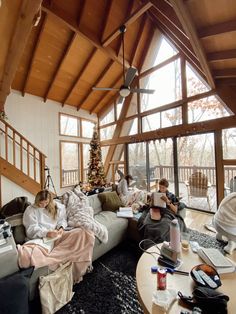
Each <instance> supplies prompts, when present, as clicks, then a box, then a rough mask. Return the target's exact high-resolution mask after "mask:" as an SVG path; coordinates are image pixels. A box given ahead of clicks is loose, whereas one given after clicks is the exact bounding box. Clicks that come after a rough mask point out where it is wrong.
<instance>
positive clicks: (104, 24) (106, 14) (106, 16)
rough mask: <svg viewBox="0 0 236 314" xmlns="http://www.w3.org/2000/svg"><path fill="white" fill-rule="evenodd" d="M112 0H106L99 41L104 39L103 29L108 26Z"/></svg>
mask: <svg viewBox="0 0 236 314" xmlns="http://www.w3.org/2000/svg"><path fill="white" fill-rule="evenodd" d="M113 1H114V0H107V4H106V9H105V12H104V17H103V21H102V22H101V31H100V41H101V43H102V42H103V40H104V34H105V30H106V28H107V26H108V20H109V17H110V15H111V7H112V3H113Z"/></svg>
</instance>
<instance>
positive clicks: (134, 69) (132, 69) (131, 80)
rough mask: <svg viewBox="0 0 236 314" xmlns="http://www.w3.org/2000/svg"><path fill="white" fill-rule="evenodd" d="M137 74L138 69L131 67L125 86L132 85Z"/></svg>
mask: <svg viewBox="0 0 236 314" xmlns="http://www.w3.org/2000/svg"><path fill="white" fill-rule="evenodd" d="M136 72H137V69H136V68H133V67H130V68H129V69H128V70H127V72H126V76H125V82H124V85H125V86H130V84H131V83H132V82H133V79H134V77H135V74H136Z"/></svg>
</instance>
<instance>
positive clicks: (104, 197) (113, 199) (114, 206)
mask: <svg viewBox="0 0 236 314" xmlns="http://www.w3.org/2000/svg"><path fill="white" fill-rule="evenodd" d="M98 198H99V200H100V202H101V203H102V210H106V211H111V212H115V211H117V210H118V209H119V207H121V206H123V204H122V202H121V200H120V198H119V196H118V194H117V193H116V192H103V193H100V194H98Z"/></svg>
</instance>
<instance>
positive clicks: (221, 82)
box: [216, 78, 236, 86]
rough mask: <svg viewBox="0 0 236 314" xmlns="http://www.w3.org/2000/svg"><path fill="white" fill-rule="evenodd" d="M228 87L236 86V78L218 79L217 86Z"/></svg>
mask: <svg viewBox="0 0 236 314" xmlns="http://www.w3.org/2000/svg"><path fill="white" fill-rule="evenodd" d="M220 85H227V86H235V85H236V78H219V79H216V86H220Z"/></svg>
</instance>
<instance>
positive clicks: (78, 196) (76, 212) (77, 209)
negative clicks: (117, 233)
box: [62, 188, 108, 243]
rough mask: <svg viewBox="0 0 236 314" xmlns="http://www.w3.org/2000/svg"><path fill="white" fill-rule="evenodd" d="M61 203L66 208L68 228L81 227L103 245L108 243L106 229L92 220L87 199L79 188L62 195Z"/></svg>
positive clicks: (91, 212)
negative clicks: (91, 233)
mask: <svg viewBox="0 0 236 314" xmlns="http://www.w3.org/2000/svg"><path fill="white" fill-rule="evenodd" d="M62 202H63V204H64V205H65V206H66V214H67V223H68V226H70V227H73V228H75V227H82V228H84V229H86V230H89V231H91V232H93V233H94V235H95V236H96V237H97V238H98V239H99V240H100V241H101V242H103V243H106V242H107V241H108V231H107V228H106V227H105V226H104V225H102V224H101V223H99V222H98V221H96V220H95V219H94V218H93V208H92V207H91V206H89V201H88V197H87V196H86V195H84V194H83V193H82V192H81V190H80V189H79V188H74V190H73V191H68V192H66V193H64V194H63V196H62Z"/></svg>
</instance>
